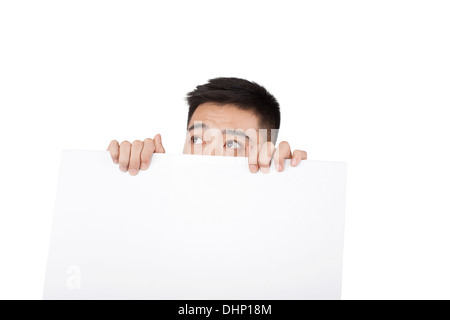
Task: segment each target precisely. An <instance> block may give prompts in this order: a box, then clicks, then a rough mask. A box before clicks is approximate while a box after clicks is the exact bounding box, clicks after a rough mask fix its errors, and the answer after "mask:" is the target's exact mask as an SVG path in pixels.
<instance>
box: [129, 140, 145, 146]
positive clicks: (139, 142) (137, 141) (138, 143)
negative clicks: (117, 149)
mask: <svg viewBox="0 0 450 320" xmlns="http://www.w3.org/2000/svg"><path fill="white" fill-rule="evenodd" d="M143 144H144V143H143V142H142V141H140V140H135V141H133V144H132V146H133V147H134V148H135V147H141V146H142V145H143Z"/></svg>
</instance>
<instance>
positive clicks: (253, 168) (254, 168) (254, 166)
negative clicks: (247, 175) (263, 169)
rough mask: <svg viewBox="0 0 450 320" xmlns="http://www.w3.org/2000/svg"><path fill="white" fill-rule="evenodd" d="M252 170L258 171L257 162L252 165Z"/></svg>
mask: <svg viewBox="0 0 450 320" xmlns="http://www.w3.org/2000/svg"><path fill="white" fill-rule="evenodd" d="M250 171H251V172H257V171H258V166H256V165H255V164H252V165H250Z"/></svg>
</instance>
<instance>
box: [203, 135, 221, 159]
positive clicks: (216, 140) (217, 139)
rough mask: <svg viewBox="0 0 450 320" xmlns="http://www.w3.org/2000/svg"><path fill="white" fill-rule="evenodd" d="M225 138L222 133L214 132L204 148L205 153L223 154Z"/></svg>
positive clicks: (212, 154)
mask: <svg viewBox="0 0 450 320" xmlns="http://www.w3.org/2000/svg"><path fill="white" fill-rule="evenodd" d="M222 140H223V138H222V134H220V133H212V134H211V135H210V137H208V139H207V143H206V146H205V148H204V150H203V154H204V155H211V156H223V155H224V152H223V149H224V148H223V141H222Z"/></svg>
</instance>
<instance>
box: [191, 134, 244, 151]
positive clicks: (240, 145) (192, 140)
mask: <svg viewBox="0 0 450 320" xmlns="http://www.w3.org/2000/svg"><path fill="white" fill-rule="evenodd" d="M194 139H201V138H200V137H197V136H192V138H191V143H194ZM228 142H235V143H237V144H238V145H239V147H240V148H242V144H241V143H239V142H238V141H236V140H228V141H226V142H225V146H226V145H227V144H228Z"/></svg>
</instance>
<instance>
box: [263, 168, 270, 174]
mask: <svg viewBox="0 0 450 320" xmlns="http://www.w3.org/2000/svg"><path fill="white" fill-rule="evenodd" d="M269 171H270V168H269V167H261V172H262V173H269Z"/></svg>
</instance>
